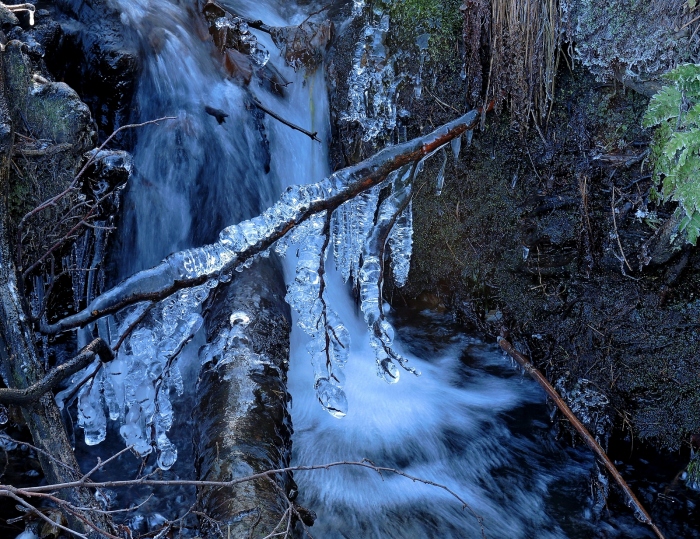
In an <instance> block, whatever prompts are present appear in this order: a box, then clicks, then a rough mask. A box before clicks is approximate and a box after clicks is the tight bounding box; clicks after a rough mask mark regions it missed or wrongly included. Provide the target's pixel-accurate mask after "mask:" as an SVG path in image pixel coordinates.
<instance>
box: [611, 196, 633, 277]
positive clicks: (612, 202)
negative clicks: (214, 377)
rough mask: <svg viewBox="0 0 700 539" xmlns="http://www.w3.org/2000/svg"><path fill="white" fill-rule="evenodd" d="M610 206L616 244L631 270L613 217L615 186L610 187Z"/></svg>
mask: <svg viewBox="0 0 700 539" xmlns="http://www.w3.org/2000/svg"><path fill="white" fill-rule="evenodd" d="M610 208H611V210H612V218H613V227H614V228H615V238H616V239H617V245H618V247H619V248H620V254H621V255H622V260H624V261H625V264H627V267H628V268H629V270H630V271H633V270H632V266H630V263H629V262H627V257H626V256H625V251H623V250H622V242H621V241H620V234H619V233H618V231H617V219H616V218H615V188H614V187H613V188H612V201H611V202H610ZM623 273H624V272H623Z"/></svg>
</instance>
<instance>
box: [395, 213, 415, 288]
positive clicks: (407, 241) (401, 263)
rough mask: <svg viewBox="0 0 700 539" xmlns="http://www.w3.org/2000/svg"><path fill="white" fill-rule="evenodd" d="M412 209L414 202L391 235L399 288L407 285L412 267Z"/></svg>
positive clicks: (402, 214)
mask: <svg viewBox="0 0 700 539" xmlns="http://www.w3.org/2000/svg"><path fill="white" fill-rule="evenodd" d="M412 207H413V202H409V203H408V206H407V207H406V209H405V210H404V211H403V212H401V215H400V216H399V218H398V219H397V221H396V224H395V225H394V227H393V228H392V229H391V233H390V234H389V246H390V247H391V269H392V271H393V275H394V283H395V284H396V286H399V287H402V286H404V285H405V284H406V281H407V280H408V272H409V270H410V267H411V254H412V251H413V210H412Z"/></svg>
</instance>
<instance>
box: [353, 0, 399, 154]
mask: <svg viewBox="0 0 700 539" xmlns="http://www.w3.org/2000/svg"><path fill="white" fill-rule="evenodd" d="M363 5H364V3H362V4H361V5H358V4H357V3H356V4H355V8H356V10H357V11H358V13H359V12H361V10H362V6H363ZM388 32H389V14H388V13H384V14H382V15H381V16H380V19H379V22H378V23H377V24H373V23H371V22H370V23H368V24H367V25H366V26H365V27H364V29H363V37H362V38H361V39H360V40H359V42H358V43H357V45H356V47H355V51H354V53H353V58H352V71H351V72H350V76H349V78H348V86H349V89H348V108H347V111H346V112H344V113H343V116H342V119H343V120H344V121H347V122H355V121H356V122H358V123H359V124H360V125H361V126H362V132H363V135H362V139H363V140H364V141H365V142H367V141H370V140H372V139H374V138H376V137H377V136H378V135H380V134H381V133H389V132H391V131H392V130H393V129H394V127H396V91H397V89H398V87H399V84H400V83H401V81H402V80H403V77H401V76H398V77H397V76H396V73H395V69H394V65H395V58H394V57H393V56H389V55H388V53H387V48H386V44H385V41H386V36H387V34H388Z"/></svg>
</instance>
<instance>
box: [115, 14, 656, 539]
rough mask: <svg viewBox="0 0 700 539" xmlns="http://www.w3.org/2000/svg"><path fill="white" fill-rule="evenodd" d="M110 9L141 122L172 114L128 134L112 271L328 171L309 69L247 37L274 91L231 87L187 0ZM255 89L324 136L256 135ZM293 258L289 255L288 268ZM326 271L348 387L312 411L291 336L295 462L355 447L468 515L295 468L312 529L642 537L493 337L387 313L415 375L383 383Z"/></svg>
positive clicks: (378, 483) (424, 498)
mask: <svg viewBox="0 0 700 539" xmlns="http://www.w3.org/2000/svg"><path fill="white" fill-rule="evenodd" d="M221 3H222V4H223V5H225V6H227V7H230V8H231V9H232V10H233V11H235V12H237V13H240V14H241V15H244V16H247V17H249V18H250V19H261V20H263V21H265V23H267V24H269V25H277V26H282V25H286V24H292V23H294V24H298V23H300V22H301V21H302V20H304V19H305V17H306V14H305V13H308V12H311V11H314V10H315V9H316V8H317V7H318V6H315V5H305V6H304V7H303V8H297V7H296V6H295V5H294V4H291V3H286V2H274V1H272V0H256V1H248V0H226V1H224V2H221ZM119 5H120V9H121V11H122V12H123V15H122V18H123V20H124V22H125V23H127V24H128V25H129V26H130V27H131V28H132V29H133V30H134V32H135V33H136V34H137V37H138V39H139V42H140V43H141V44H142V47H143V57H144V73H143V76H142V79H141V81H140V84H139V90H138V96H137V100H136V101H137V103H138V119H140V120H150V119H153V118H156V117H161V116H175V117H176V119H175V120H171V121H168V122H165V123H163V124H162V125H161V126H158V127H153V126H150V127H146V128H143V130H142V131H140V132H139V134H138V143H137V145H136V148H135V150H134V158H135V168H136V170H137V174H136V175H135V177H134V179H133V181H132V183H131V185H130V186H129V191H128V193H127V196H126V200H125V213H124V215H125V217H124V224H123V231H124V232H123V237H122V239H121V247H120V249H121V255H120V259H121V260H122V261H123V263H122V264H121V276H122V277H123V276H126V275H128V274H130V273H132V272H133V271H136V270H139V269H142V268H145V267H148V266H151V265H153V264H154V263H156V262H158V261H159V260H160V259H162V258H163V257H164V256H165V255H167V254H168V253H170V252H173V251H175V250H179V249H183V248H187V247H191V246H194V245H199V244H202V243H204V242H211V241H213V240H215V239H216V235H217V233H218V231H219V230H221V229H222V228H224V227H225V226H226V225H229V224H233V223H236V222H238V221H240V220H242V219H247V218H250V217H253V216H254V215H257V214H258V213H260V211H261V210H262V209H264V208H265V207H267V206H268V205H269V204H271V203H272V202H273V201H274V200H275V199H276V197H277V194H278V193H280V192H281V190H282V189H283V188H284V187H285V186H288V185H291V184H295V183H307V182H312V181H318V180H320V179H322V178H324V177H325V176H326V175H327V174H328V173H329V171H328V155H327V147H326V144H325V141H327V140H328V137H329V131H330V129H329V114H328V103H327V90H326V86H325V81H324V78H323V69H319V70H318V71H317V72H316V73H315V74H313V75H309V76H305V75H304V74H303V73H302V72H298V73H295V72H294V71H293V70H292V69H290V68H289V67H287V66H285V65H284V63H283V60H282V59H281V58H279V56H278V54H277V50H276V48H275V46H274V45H273V44H272V42H271V41H270V39H269V38H268V37H267V36H266V35H265V34H260V33H259V34H257V37H258V38H259V40H260V41H261V42H262V43H263V44H264V45H265V47H266V48H267V49H268V50H269V51H270V52H271V59H270V62H271V63H272V64H274V66H275V67H276V69H277V70H278V71H279V72H280V73H281V74H282V76H283V77H284V78H285V79H286V80H288V81H291V84H289V85H288V86H287V87H286V88H285V96H284V97H281V96H277V95H274V94H273V93H271V92H269V91H268V90H267V89H266V88H265V86H264V85H260V84H258V83H257V82H255V81H253V82H252V83H251V84H250V86H249V87H248V88H247V89H243V88H241V86H240V85H239V84H238V83H236V82H234V81H231V80H227V78H226V74H225V73H224V71H223V70H222V68H221V65H220V63H219V61H218V59H217V58H216V57H215V56H214V55H213V54H212V50H211V44H210V43H208V42H206V41H205V40H204V39H203V37H202V36H203V28H204V27H203V26H202V24H201V23H199V22H197V21H198V18H199V17H200V15H199V14H197V13H195V12H194V10H193V8H192V5H191V3H190V2H185V1H184V0H183V1H177V0H170V1H169V0H123V1H122V2H119ZM205 31H206V28H204V32H205ZM251 95H254V96H256V97H257V98H258V99H259V100H260V101H261V102H262V103H263V104H264V105H265V106H266V107H267V108H269V109H272V110H274V111H275V112H277V113H278V114H279V115H280V116H282V117H284V118H286V119H287V120H289V121H291V122H293V123H295V124H297V125H300V126H302V127H304V128H306V129H308V130H310V131H317V132H318V133H319V137H320V138H321V140H323V141H324V144H319V143H318V142H315V141H312V140H310V139H309V138H308V137H306V136H305V135H303V134H301V133H299V132H298V131H293V130H291V129H289V128H288V127H286V126H284V125H282V124H280V123H279V122H276V121H274V120H272V119H271V118H269V117H266V118H265V119H264V120H263V121H262V125H263V126H264V129H263V130H261V125H260V122H259V121H258V120H256V119H255V118H254V116H253V114H252V113H251V112H250V110H249V107H247V106H246V104H250V96H251ZM205 106H210V107H214V108H216V109H221V110H222V111H224V112H225V113H226V114H228V115H229V116H228V118H227V119H226V122H225V123H223V124H222V125H218V124H217V122H216V120H215V118H214V117H212V116H211V115H208V114H207V113H206V112H205V110H204V108H205ZM263 135H264V139H263ZM263 140H267V142H268V143H269V150H268V149H267V147H266V143H264V142H263ZM268 151H269V153H268ZM268 163H269V172H266V168H267V167H268ZM295 264H296V260H295V258H294V253H293V252H290V254H288V255H287V262H286V265H287V267H286V273H287V278H288V279H292V278H293V275H294V273H293V272H294V265H295ZM328 265H329V266H331V265H332V263H331V262H330V259H329V263H328ZM328 280H329V285H330V286H329V290H330V292H329V296H328V299H329V302H331V303H332V304H333V306H334V308H335V309H336V311H338V313H339V314H340V315H341V316H342V318H343V319H344V321H345V324H346V326H347V327H348V330H349V331H350V334H351V339H352V348H351V353H350V360H349V361H348V365H347V367H346V369H345V371H346V377H347V378H346V382H345V385H344V388H345V392H346V394H347V396H348V401H349V411H348V414H347V416H346V417H344V418H343V419H337V418H335V417H332V416H331V415H330V414H328V413H327V412H326V411H325V410H324V409H323V408H322V407H321V406H319V404H318V401H317V397H316V395H315V393H314V390H313V381H314V373H313V370H312V367H311V364H310V361H309V357H308V353H307V352H306V349H305V346H306V343H307V340H308V338H307V337H306V336H305V335H304V334H303V333H302V332H301V331H299V330H298V329H295V330H294V332H293V334H292V352H291V360H290V365H291V366H290V372H289V389H290V392H291V394H292V396H293V403H292V408H291V412H292V418H293V423H294V429H295V434H294V438H293V459H294V464H299V465H304V464H319V463H325V462H332V461H340V460H348V461H358V460H361V459H363V458H367V459H370V460H371V461H372V462H374V463H375V464H377V465H380V466H388V467H393V468H397V469H401V470H402V471H404V472H406V473H408V474H411V475H414V476H417V477H420V478H423V479H426V480H430V481H433V482H437V483H440V484H442V485H445V486H447V487H448V488H449V489H451V490H452V491H454V492H455V493H456V494H458V495H459V496H460V497H461V498H462V499H464V500H465V501H466V502H467V503H468V504H469V508H468V509H463V508H462V506H461V504H460V502H458V501H457V500H456V499H455V498H454V497H453V496H451V495H450V494H449V493H448V492H446V491H445V490H443V489H440V488H438V487H435V486H430V485H425V484H421V483H417V482H412V481H411V480H409V479H406V478H404V477H399V476H394V475H391V474H385V475H384V476H383V477H379V476H378V475H377V474H376V473H374V472H371V471H368V470H363V469H358V468H353V467H346V468H339V469H334V470H329V471H326V470H324V471H317V472H311V473H304V474H302V473H298V474H296V476H295V479H296V481H297V483H298V484H299V487H300V489H299V490H300V496H299V499H298V502H299V503H301V504H302V505H304V506H306V507H308V508H310V509H313V510H314V511H316V512H317V513H318V517H319V518H318V520H317V523H316V525H315V526H314V527H313V528H312V529H311V532H312V534H313V535H314V537H317V538H321V539H332V538H336V537H338V538H340V537H343V538H352V539H360V538H370V537H377V538H405V539H409V538H423V537H425V538H428V537H440V538H451V537H455V538H456V537H480V536H481V533H482V532H481V529H480V526H479V524H478V522H477V519H476V518H475V516H474V514H478V515H480V516H481V517H483V519H484V527H485V533H486V535H487V536H488V537H491V538H494V537H499V538H503V537H508V538H512V539H517V538H529V537H533V538H534V537H537V538H555V537H556V538H559V537H561V538H564V537H570V538H584V537H595V536H599V537H652V535H651V533H650V532H649V531H648V530H646V529H645V528H644V527H643V526H642V525H639V524H638V523H636V522H635V521H634V519H633V518H632V517H631V516H625V515H624V514H620V515H617V516H615V517H610V518H607V519H606V518H604V519H603V521H602V522H599V523H595V522H594V519H592V516H593V514H594V513H595V507H594V505H595V504H594V502H593V498H592V497H591V494H590V491H589V488H590V487H589V481H588V479H589V476H590V474H591V471H592V469H593V463H594V461H593V458H592V457H591V456H590V455H589V454H588V453H587V452H586V451H583V450H574V449H566V448H565V447H564V446H562V445H560V444H558V443H557V442H555V441H553V438H552V436H551V433H550V430H551V429H550V424H549V415H548V410H547V408H546V406H545V404H544V397H543V394H542V392H541V391H540V390H539V388H538V387H537V386H536V385H535V384H534V383H533V382H532V381H530V380H528V379H523V378H522V376H521V375H520V374H519V373H518V372H517V371H516V370H515V369H513V368H512V367H511V365H510V363H509V361H508V360H507V359H506V358H504V357H503V356H502V354H500V353H499V352H498V351H497V350H496V349H495V347H494V346H493V345H489V344H485V343H483V342H480V341H479V340H477V339H474V338H472V337H469V336H467V335H464V334H463V333H461V332H460V331H459V329H458V328H457V327H456V326H455V325H454V324H452V323H451V322H450V320H448V319H447V318H445V317H444V316H438V315H434V314H425V313H424V314H421V315H419V316H413V317H411V318H405V319H400V318H399V319H396V320H395V323H396V326H397V328H399V331H398V338H397V346H398V348H400V349H401V352H403V353H404V354H405V355H406V356H407V357H408V358H409V359H410V362H411V364H412V365H413V366H416V367H418V369H419V370H420V371H422V375H421V376H420V377H414V376H412V375H410V374H407V373H404V375H403V376H402V378H401V380H400V381H399V382H398V383H396V384H392V385H389V384H387V383H386V382H385V381H384V380H383V379H381V378H379V377H377V376H376V372H375V371H376V367H375V361H374V353H373V351H372V349H371V347H370V344H369V338H368V332H367V326H366V325H365V324H364V322H363V321H362V320H361V316H360V314H359V313H358V312H357V307H356V305H355V303H354V302H353V301H352V300H351V299H350V294H349V291H348V290H347V287H345V286H343V284H342V282H341V278H340V275H339V274H337V273H336V272H334V271H332V270H331V271H330V273H329V275H328ZM198 339H199V340H198ZM201 344H202V343H201V338H200V337H197V336H196V337H195V341H194V343H193V344H192V345H190V347H189V348H188V349H187V350H189V351H187V350H186V352H185V353H184V354H183V355H182V356H181V358H180V360H179V364H180V369H181V370H182V371H183V372H184V373H188V372H189V373H190V374H189V375H186V376H185V379H186V381H187V380H190V381H192V380H194V378H196V375H195V372H196V368H197V367H198V363H197V354H196V349H197V347H198V346H200V345H201ZM191 391H192V387H191V386H190V387H189V392H191ZM187 394H188V393H187V391H186V395H187ZM187 402H189V401H187V400H185V401H182V403H181V404H179V405H178V404H177V403H175V408H176V424H175V426H174V427H173V430H172V431H171V433H170V438H171V439H172V440H173V441H174V442H175V444H176V445H177V446H178V450H179V460H178V464H177V465H176V467H175V468H173V470H174V471H176V472H177V473H179V474H182V475H186V474H187V473H191V465H190V464H189V462H188V460H189V459H190V458H191V455H190V453H189V452H188V451H187V449H186V447H185V446H187V445H188V443H189V440H188V439H187V438H188V435H189V431H188V426H187V425H188V417H187V412H186V409H187V404H186V403H187ZM178 429H179V430H178ZM178 432H179V434H178ZM110 436H113V433H112V434H110ZM185 494H186V493H184V494H182V496H185ZM163 496H166V495H163ZM173 497H174V496H173ZM180 501H182V500H180ZM173 502H174V500H173V499H172V498H171V499H169V500H168V499H165V498H164V497H163V498H162V504H161V505H158V506H151V507H157V510H158V511H165V510H166V506H167V505H168V504H170V507H171V508H172V505H173ZM155 510H156V509H151V510H150V511H151V512H152V513H153V512H155Z"/></svg>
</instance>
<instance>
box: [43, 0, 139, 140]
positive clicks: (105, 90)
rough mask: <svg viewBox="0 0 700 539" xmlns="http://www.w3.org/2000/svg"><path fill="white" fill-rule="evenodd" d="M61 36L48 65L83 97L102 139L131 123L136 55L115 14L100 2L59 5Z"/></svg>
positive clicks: (49, 53)
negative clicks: (102, 136)
mask: <svg viewBox="0 0 700 539" xmlns="http://www.w3.org/2000/svg"><path fill="white" fill-rule="evenodd" d="M56 5H57V6H58V8H59V9H61V10H62V12H56V13H55V14H54V15H55V16H56V20H57V21H58V22H59V23H60V28H61V33H60V36H59V38H58V39H57V42H56V44H55V46H54V47H52V48H51V50H49V49H47V51H46V64H47V66H48V67H49V69H50V70H51V71H52V72H53V73H54V74H55V76H56V77H57V78H59V79H62V80H65V81H66V82H67V83H68V84H70V85H71V86H72V87H73V88H75V90H76V91H77V92H78V93H79V94H80V95H81V96H82V98H83V100H84V101H85V102H86V103H87V104H88V106H89V107H90V109H91V110H92V112H93V115H94V117H95V120H96V121H97V125H98V127H99V129H100V131H101V133H102V134H103V135H104V134H106V135H108V134H110V133H111V132H113V131H114V130H115V129H117V128H118V127H120V126H122V125H125V124H127V123H129V118H130V117H131V102H132V98H133V94H134V89H135V86H136V79H137V75H138V71H139V61H138V52H137V50H136V48H135V47H134V46H133V45H132V44H131V42H130V40H129V37H128V30H127V29H125V28H124V26H123V25H122V24H121V21H120V18H119V13H118V12H116V11H114V10H112V9H111V8H109V7H108V5H107V3H106V2H104V1H96V2H79V1H74V0H59V1H57V2H56Z"/></svg>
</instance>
